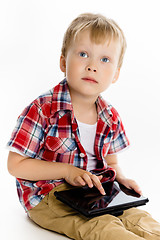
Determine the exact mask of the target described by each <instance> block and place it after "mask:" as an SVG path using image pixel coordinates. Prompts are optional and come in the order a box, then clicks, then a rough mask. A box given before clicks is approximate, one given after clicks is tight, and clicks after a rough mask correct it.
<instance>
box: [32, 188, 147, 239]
mask: <svg viewBox="0 0 160 240" xmlns="http://www.w3.org/2000/svg"><path fill="white" fill-rule="evenodd" d="M66 186H67V184H63V185H60V186H58V187H56V190H59V191H60V190H64V189H66V188H67V187H66ZM54 191H55V189H53V190H52V191H51V192H50V193H49V195H47V196H46V197H45V198H44V199H43V200H42V202H41V203H40V204H38V205H37V206H36V207H35V208H33V209H32V210H30V211H29V216H30V218H31V219H32V220H33V221H34V222H36V223H37V224H38V225H40V226H41V227H43V228H46V229H49V230H52V231H55V232H58V233H61V234H65V235H67V236H68V237H70V238H72V239H77V240H84V239H85V240H93V239H94V240H104V239H105V240H106V239H107V240H115V239H119V240H128V239H130V240H143V239H144V238H142V237H139V236H137V235H135V234H134V233H132V232H130V231H128V230H126V229H125V226H124V224H123V223H122V221H121V220H120V219H119V218H117V217H114V216H112V215H103V216H99V217H95V218H92V219H88V218H85V217H84V216H82V215H81V214H79V213H77V212H75V211H74V210H73V209H71V208H70V207H68V206H67V205H65V204H63V203H61V202H60V201H58V200H57V199H55V197H54Z"/></svg>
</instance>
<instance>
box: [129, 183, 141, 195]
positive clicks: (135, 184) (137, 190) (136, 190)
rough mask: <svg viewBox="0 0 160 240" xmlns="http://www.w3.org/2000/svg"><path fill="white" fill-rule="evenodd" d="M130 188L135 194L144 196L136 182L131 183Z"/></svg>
mask: <svg viewBox="0 0 160 240" xmlns="http://www.w3.org/2000/svg"><path fill="white" fill-rule="evenodd" d="M130 188H131V189H133V190H134V191H135V192H137V193H139V194H140V195H142V191H141V189H140V187H139V186H138V184H137V183H136V182H135V181H132V182H131V184H130Z"/></svg>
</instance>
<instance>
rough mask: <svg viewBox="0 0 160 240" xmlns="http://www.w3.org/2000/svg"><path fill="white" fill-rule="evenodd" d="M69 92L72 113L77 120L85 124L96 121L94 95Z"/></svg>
mask: <svg viewBox="0 0 160 240" xmlns="http://www.w3.org/2000/svg"><path fill="white" fill-rule="evenodd" d="M70 94H71V101H72V105H73V111H74V115H75V117H76V119H77V120H79V121H80V122H83V123H87V124H94V123H96V122H97V110H96V104H95V102H96V100H97V96H96V97H93V96H92V97H86V96H85V97H84V96H81V95H78V94H73V93H72V92H71V93H70Z"/></svg>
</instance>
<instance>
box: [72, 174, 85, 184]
mask: <svg viewBox="0 0 160 240" xmlns="http://www.w3.org/2000/svg"><path fill="white" fill-rule="evenodd" d="M74 182H75V184H76V186H85V185H86V182H85V181H84V180H83V178H82V177H81V176H78V177H76V178H75V181H74Z"/></svg>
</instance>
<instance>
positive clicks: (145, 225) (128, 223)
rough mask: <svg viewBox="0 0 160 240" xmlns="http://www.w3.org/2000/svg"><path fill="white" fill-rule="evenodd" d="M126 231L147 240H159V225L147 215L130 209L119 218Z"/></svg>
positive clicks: (141, 211) (138, 210)
mask: <svg viewBox="0 0 160 240" xmlns="http://www.w3.org/2000/svg"><path fill="white" fill-rule="evenodd" d="M119 219H120V220H121V221H122V222H123V224H124V225H125V227H126V229H127V230H129V231H131V232H133V233H134V234H136V235H138V236H141V237H143V238H144V239H147V240H153V239H154V240H160V223H158V222H156V221H155V220H154V219H153V218H152V217H151V215H150V214H149V213H147V212H145V211H143V210H140V209H137V208H131V209H129V210H126V211H125V212H124V214H123V215H121V216H120V217H119Z"/></svg>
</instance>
